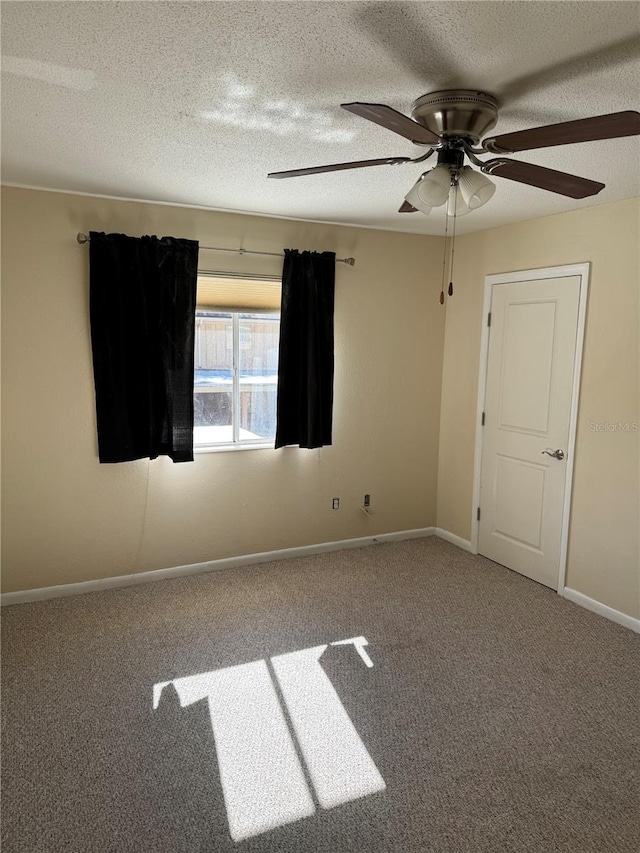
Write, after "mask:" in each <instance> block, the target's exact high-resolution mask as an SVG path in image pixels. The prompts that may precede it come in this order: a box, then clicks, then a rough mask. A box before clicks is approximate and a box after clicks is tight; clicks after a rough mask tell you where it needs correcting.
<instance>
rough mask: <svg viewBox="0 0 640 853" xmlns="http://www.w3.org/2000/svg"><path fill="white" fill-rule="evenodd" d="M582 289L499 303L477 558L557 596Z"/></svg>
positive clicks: (566, 284)
mask: <svg viewBox="0 0 640 853" xmlns="http://www.w3.org/2000/svg"><path fill="white" fill-rule="evenodd" d="M514 277H515V276H514ZM580 282H581V279H580V276H579V275H575V276H563V277H559V278H549V279H542V280H530V281H514V282H505V283H501V284H496V285H494V286H493V288H492V299H491V325H490V329H489V350H488V361H487V377H486V392H485V404H484V427H483V435H482V468H481V480H480V503H479V506H480V519H479V527H478V552H479V553H480V554H483V555H484V556H486V557H489V558H490V559H491V560H495V562H497V563H501V564H502V565H504V566H508V567H509V568H510V569H514V570H515V571H518V572H520V573H521V574H523V575H526V576H527V577H530V578H532V579H533V580H536V581H538V582H539V583H542V584H545V585H546V586H550V587H553V588H554V589H555V588H556V587H557V585H558V572H559V567H560V556H561V540H562V521H563V509H564V502H565V501H564V499H565V484H566V481H567V468H566V466H567V452H568V446H569V431H570V420H571V405H572V391H573V381H574V363H575V354H576V342H577V338H578V309H579V302H580ZM550 453H554V454H556V455H554V456H552V455H549V454H550Z"/></svg>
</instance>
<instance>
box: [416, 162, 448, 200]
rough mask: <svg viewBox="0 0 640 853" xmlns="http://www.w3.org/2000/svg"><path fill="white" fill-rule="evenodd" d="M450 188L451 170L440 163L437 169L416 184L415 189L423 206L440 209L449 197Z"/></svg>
mask: <svg viewBox="0 0 640 853" xmlns="http://www.w3.org/2000/svg"><path fill="white" fill-rule="evenodd" d="M450 186H451V170H450V169H449V167H448V166H447V165H445V164H444V163H440V164H439V165H438V166H436V167H435V169H431V171H430V172H427V173H426V175H425V176H424V177H423V178H422V180H421V181H419V182H418V183H417V184H416V186H415V189H416V193H417V196H418V198H419V199H420V201H421V202H422V203H423V204H425V205H427V206H428V207H439V206H440V205H441V204H444V203H445V201H446V200H447V198H448V197H449V187H450ZM419 209H421V208H419Z"/></svg>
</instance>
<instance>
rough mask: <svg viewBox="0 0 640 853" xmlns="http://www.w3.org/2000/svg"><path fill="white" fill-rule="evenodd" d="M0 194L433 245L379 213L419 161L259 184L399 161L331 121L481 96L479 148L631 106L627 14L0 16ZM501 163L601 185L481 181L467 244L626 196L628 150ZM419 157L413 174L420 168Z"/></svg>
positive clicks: (218, 5) (450, 9)
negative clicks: (378, 106) (331, 168)
mask: <svg viewBox="0 0 640 853" xmlns="http://www.w3.org/2000/svg"><path fill="white" fill-rule="evenodd" d="M1 8H2V54H3V55H2V72H3V73H2V119H3V125H2V179H3V182H4V183H16V184H22V185H29V186H38V187H48V188H56V189H64V190H73V191H79V192H87V193H97V194H104V195H113V196H123V197H127V198H138V199H150V200H158V201H165V202H177V203H183V204H193V205H204V206H206V207H212V208H218V209H224V210H231V211H246V212H252V213H262V214H269V215H277V216H286V217H292V218H300V219H310V220H319V221H327V222H340V223H347V224H353V225H365V226H370V227H375V228H389V229H394V230H401V231H414V232H419V233H425V234H441V233H442V232H443V228H444V213H443V210H442V209H439V210H438V211H437V212H436V211H434V212H433V213H432V214H431V215H430V216H428V217H427V216H424V215H423V214H420V213H415V214H410V215H407V214H404V215H403V214H398V213H397V212H396V211H397V209H398V207H399V205H400V203H401V202H402V200H403V197H404V195H405V193H406V192H407V191H408V190H409V188H410V187H411V186H412V184H413V183H414V182H415V180H416V179H417V178H418V176H419V175H420V173H421V172H422V171H424V169H425V166H421V165H420V164H417V165H407V166H381V167H375V168H369V169H358V170H354V171H349V172H335V173H333V174H323V175H315V176H310V177H304V178H292V179H288V180H281V181H274V180H268V179H267V178H266V174H267V172H269V171H275V170H284V169H292V168H299V167H303V166H316V165H321V164H323V163H336V162H340V161H347V160H359V159H367V158H377V157H388V156H418V155H419V154H420V153H422V151H423V149H418V148H416V147H415V146H413V145H412V144H411V143H409V142H407V141H406V140H404V139H402V138H401V137H399V136H396V135H395V134H393V133H391V132H390V131H388V130H385V129H383V128H381V127H378V126H377V125H375V124H372V123H371V122H368V121H366V120H364V119H362V118H359V117H357V116H355V115H352V114H350V113H348V112H346V111H344V110H341V109H340V107H339V104H340V103H342V102H349V101H365V102H367V101H368V102H376V103H385V104H389V105H390V106H392V107H394V108H395V109H397V110H400V111H402V112H404V113H406V114H410V112H411V105H412V102H413V101H414V100H415V99H416V98H417V97H418V96H420V95H422V94H424V93H425V92H429V91H433V90H436V89H442V88H451V87H453V86H461V87H466V88H474V89H481V90H484V91H487V92H490V93H492V94H494V95H496V96H497V97H498V98H499V100H500V102H501V105H502V106H501V109H500V119H499V122H498V125H497V127H496V128H495V129H494V130H493V131H492V134H494V135H495V134H501V133H506V132H509V131H514V130H521V129H524V128H527V127H534V126H537V125H543V124H551V123H554V122H557V121H568V120H571V119H578V118H584V117H586V116H591V115H599V114H604V113H609V112H615V111H618V110H625V109H637V108H638V100H639V98H638V94H639V92H640V4H639V3H638V2H635V0H632V2H569V0H561V2H537V1H536V2H528V0H520V2H449V0H447V2H431V1H430V0H423V2H385V3H364V2H338V3H335V2H302V0H296V2H255V3H244V2H239V1H238V2H236V0H233V2H191V3H165V2H112V1H111V0H108V2H82V3H79V2H2V7H1ZM514 159H520V160H523V161H526V162H532V163H537V164H539V165H542V166H549V167H551V168H554V169H559V170H562V171H568V172H571V173H573V174H577V175H581V176H584V177H588V178H592V179H595V180H599V181H603V182H604V183H605V184H606V188H605V189H604V190H603V191H602V192H601V193H600V194H599V195H598V196H596V197H594V198H590V199H585V200H583V201H574V200H572V199H567V198H564V197H563V196H559V195H555V194H552V193H548V192H544V191H543V190H539V189H535V188H533V187H528V186H523V185H521V184H516V183H514V182H511V181H507V180H504V179H500V178H497V177H496V178H495V179H494V180H495V182H496V184H497V187H498V189H497V191H496V193H495V195H494V197H493V199H492V200H491V201H490V202H489V203H488V204H487V205H486V206H485V207H483V208H482V209H481V210H478V211H474V212H472V213H471V214H469V215H468V216H466V217H464V218H463V219H461V220H459V223H458V231H459V233H460V232H468V231H474V230H478V229H481V228H488V227H492V226H495V225H499V224H502V223H506V222H513V221H516V220H520V219H529V218H532V217H536V216H544V215H547V214H552V213H557V212H560V211H564V210H571V209H575V208H578V207H584V206H589V205H593V204H601V203H605V202H609V201H614V200H616V199H621V198H628V197H631V196H639V195H640V165H639V164H640V143H639V141H638V139H637V138H626V139H617V140H611V141H608V142H589V143H582V144H579V145H569V146H563V147H556V148H550V149H542V150H538V151H532V152H527V153H524V154H520V155H517V157H515V158H514ZM431 162H432V161H429V164H430V163H431Z"/></svg>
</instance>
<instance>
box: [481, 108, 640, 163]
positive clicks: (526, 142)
mask: <svg viewBox="0 0 640 853" xmlns="http://www.w3.org/2000/svg"><path fill="white" fill-rule="evenodd" d="M636 134H640V113H638V112H635V110H625V111H624V112H621V113H609V114H608V115H604V116H593V117H592V118H582V119H578V120H577V121H563V122H560V124H548V125H546V126H544V127H532V128H531V129H530V130H519V131H516V132H515V133H503V134H502V136H490V137H489V138H488V139H485V140H484V141H483V143H482V146H483V148H484V149H485V150H486V151H492V152H493V153H494V154H513V153H514V152H516V151H530V150H531V149H533V148H550V147H551V146H552V145H570V144H572V143H573V142H592V141H594V140H596V139H617V138H618V137H620V136H635V135H636Z"/></svg>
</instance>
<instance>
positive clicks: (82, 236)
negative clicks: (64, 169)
mask: <svg viewBox="0 0 640 853" xmlns="http://www.w3.org/2000/svg"><path fill="white" fill-rule="evenodd" d="M76 239H77V241H78V243H79V244H80V245H81V246H82V245H83V243H88V242H89V237H88V236H87V235H86V234H83V233H82V232H81V231H80V232H79V233H78V236H77V237H76ZM200 248H201V249H205V250H206V251H207V252H231V253H232V254H234V255H264V256H269V257H272V258H284V255H283V254H282V252H254V251H252V250H251V249H222V248H220V247H218V246H200ZM336 263H337V264H348V265H349V266H350V267H353V266H355V263H356V259H355V258H336Z"/></svg>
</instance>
